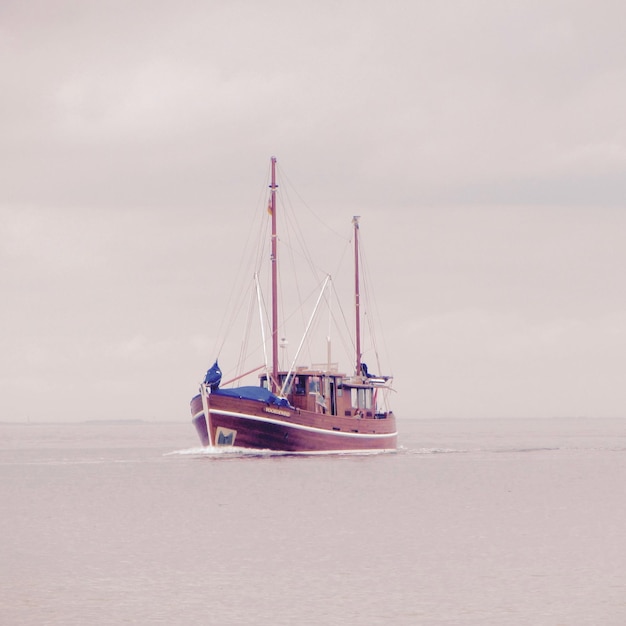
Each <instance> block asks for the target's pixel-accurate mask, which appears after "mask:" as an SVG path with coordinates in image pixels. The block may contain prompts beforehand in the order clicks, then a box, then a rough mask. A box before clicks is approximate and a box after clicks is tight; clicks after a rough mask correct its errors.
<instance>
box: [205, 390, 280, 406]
mask: <svg viewBox="0 0 626 626" xmlns="http://www.w3.org/2000/svg"><path fill="white" fill-rule="evenodd" d="M212 393H214V394H216V395H218V396H230V397H231V398H242V399H245V400H257V401H258V402H267V403H268V404H275V405H276V406H289V402H288V401H287V399H286V398H279V397H278V396H277V395H276V394H273V393H272V392H271V391H270V390H269V389H265V387H235V388H233V389H216V390H214V391H212Z"/></svg>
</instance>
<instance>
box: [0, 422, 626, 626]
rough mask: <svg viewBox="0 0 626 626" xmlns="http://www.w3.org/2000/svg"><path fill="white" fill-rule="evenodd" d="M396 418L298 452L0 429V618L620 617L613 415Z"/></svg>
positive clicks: (129, 427)
mask: <svg viewBox="0 0 626 626" xmlns="http://www.w3.org/2000/svg"><path fill="white" fill-rule="evenodd" d="M400 427H401V443H402V445H403V449H402V450H400V451H399V452H398V453H396V454H380V455H367V456H328V457H320V456H315V457H295V456H280V455H277V456H273V455H265V456H264V455H261V456H259V455H247V456H244V455H234V456H233V455H223V454H222V455H207V454H205V453H203V451H202V450H201V449H198V448H197V447H196V440H195V432H194V431H193V428H192V426H191V424H189V423H180V424H156V423H131V424H103V423H86V424H62V425H28V424H21V425H12V424H0V498H1V503H2V515H1V516H0V623H2V624H23V625H30V624H33V625H34V624H37V625H41V624H64V625H67V624H107V625H108V624H193V623H202V624H220V625H224V624H426V625H430V624H455V625H465V624H470V625H472V624H476V625H478V624H480V625H486V624H494V625H495V624H498V625H503V624H524V625H526V624H533V625H534V626H537V625H543V624H545V625H550V626H557V625H583V624H598V625H603V626H611V625H615V626H617V625H619V626H622V625H623V624H624V623H626V558H625V556H626V500H625V498H624V485H626V420H592V419H578V420H573V419H572V420H483V421H481V420H419V421H409V420H404V421H402V422H401V423H400Z"/></svg>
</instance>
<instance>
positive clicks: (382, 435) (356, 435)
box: [194, 409, 398, 439]
mask: <svg viewBox="0 0 626 626" xmlns="http://www.w3.org/2000/svg"><path fill="white" fill-rule="evenodd" d="M209 413H215V414H217V415H226V416H228V417H241V418H243V419H247V420H255V421H257V422H265V423H267V424H276V425H277V426H287V427H288V428H295V429H297V430H306V431H309V432H313V433H323V434H325V435H336V436H337V437H353V438H356V439H359V438H361V439H363V438H364V439H385V438H388V437H396V436H397V435H398V433H397V431H395V432H393V433H347V432H344V431H342V430H328V429H327V428H316V427H315V426H304V425H303V424H292V423H290V422H285V421H283V420H276V419H272V418H269V417H260V416H259V415H249V414H247V413H236V412H234V411H223V410H219V409H209ZM202 414H203V412H202V411H200V413H197V414H196V415H202ZM194 418H195V416H194Z"/></svg>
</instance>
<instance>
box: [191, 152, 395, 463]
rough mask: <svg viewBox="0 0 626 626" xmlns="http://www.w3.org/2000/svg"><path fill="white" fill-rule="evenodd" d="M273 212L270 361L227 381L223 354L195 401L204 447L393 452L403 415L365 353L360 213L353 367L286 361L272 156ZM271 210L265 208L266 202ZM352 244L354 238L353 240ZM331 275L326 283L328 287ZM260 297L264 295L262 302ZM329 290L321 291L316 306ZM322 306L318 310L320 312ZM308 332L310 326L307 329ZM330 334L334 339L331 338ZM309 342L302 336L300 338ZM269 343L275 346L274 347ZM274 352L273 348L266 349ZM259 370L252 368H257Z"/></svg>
mask: <svg viewBox="0 0 626 626" xmlns="http://www.w3.org/2000/svg"><path fill="white" fill-rule="evenodd" d="M270 180H271V182H270V184H269V200H268V205H267V213H268V214H269V216H270V217H269V218H268V219H271V239H270V242H269V247H270V250H271V252H270V271H271V281H270V282H271V292H272V293H271V316H270V315H269V314H268V315H267V318H270V317H271V324H268V325H269V326H270V327H271V332H270V337H268V338H267V341H266V343H267V344H271V360H270V357H269V355H267V361H268V362H267V363H266V364H264V365H261V366H260V367H258V368H256V370H257V372H259V371H260V372H259V373H258V374H257V376H258V384H257V385H243V386H232V385H233V383H235V384H236V383H239V382H240V380H241V379H242V378H243V375H242V376H240V377H238V380H234V381H227V382H225V383H224V384H222V371H221V368H220V365H219V364H218V361H217V359H216V360H215V363H214V364H213V366H212V367H210V368H209V370H208V371H207V372H206V375H205V377H204V380H203V381H202V383H201V384H200V389H199V393H198V394H197V395H195V396H194V397H193V399H192V400H191V415H192V421H193V424H194V426H195V428H196V431H197V433H198V436H199V438H200V442H201V443H202V445H203V446H210V447H224V446H230V447H233V448H250V449H255V450H271V451H281V452H288V453H306V454H312V453H324V452H366V451H392V450H395V449H396V447H397V436H398V435H397V430H396V419H395V416H394V414H393V412H392V411H391V410H390V409H389V396H390V391H392V388H391V385H392V380H393V378H392V376H386V375H375V374H372V373H371V372H370V371H369V369H368V367H367V365H366V364H365V363H364V362H363V360H362V353H361V285H360V275H359V268H360V262H361V261H360V249H359V218H358V217H354V218H353V219H352V228H353V252H354V294H353V295H352V298H353V304H354V309H355V311H354V318H353V319H354V338H353V339H354V342H353V348H354V371H353V372H351V373H343V372H341V371H340V370H339V367H338V365H337V364H335V363H331V359H330V347H329V346H328V347H327V351H328V358H327V360H326V363H324V364H322V365H319V364H317V365H316V364H306V365H302V364H300V365H298V364H297V363H298V359H299V358H301V357H300V350H298V352H297V354H296V357H295V358H294V360H293V362H292V363H291V365H290V366H289V367H287V366H286V365H285V364H283V363H281V362H280V360H279V347H283V346H282V344H281V341H279V338H280V337H282V334H281V329H280V326H279V311H280V308H279V289H278V277H279V273H278V245H279V237H278V233H277V221H278V219H277V218H278V215H277V212H278V211H277V209H278V207H277V190H278V185H277V182H276V158H275V157H272V158H271V161H270ZM264 210H265V209H264ZM350 245H352V242H351V244H350ZM329 280H330V276H327V277H326V279H325V281H324V285H323V287H322V293H325V290H326V286H327V283H328V281H329ZM261 300H262V299H261V298H259V302H261ZM321 300H322V296H321V294H320V296H319V297H318V301H317V303H316V308H317V305H318V304H319V302H320V301H321ZM315 310H316V309H314V311H315ZM309 326H310V324H309ZM305 333H306V330H305ZM328 341H330V340H328ZM300 345H302V342H301V344H300ZM268 347H269V346H268ZM266 352H267V351H266ZM254 372H255V370H254V369H253V370H252V371H248V372H246V374H248V375H249V374H250V373H254Z"/></svg>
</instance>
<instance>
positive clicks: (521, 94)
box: [0, 0, 626, 422]
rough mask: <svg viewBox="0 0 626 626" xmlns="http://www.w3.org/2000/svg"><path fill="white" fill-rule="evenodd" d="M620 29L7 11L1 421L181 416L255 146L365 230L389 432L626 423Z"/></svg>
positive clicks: (253, 187) (343, 15)
mask: <svg viewBox="0 0 626 626" xmlns="http://www.w3.org/2000/svg"><path fill="white" fill-rule="evenodd" d="M625 22H626V4H624V3H623V2H621V1H618V0H615V1H610V0H599V1H598V0H595V1H594V2H591V1H576V0H570V1H567V2H566V1H558V0H542V1H534V0H524V1H507V2H504V1H502V0H475V1H474V2H463V1H452V0H450V1H448V0H444V1H440V2H432V1H423V2H406V1H405V2H400V1H398V0H388V1H386V2H374V1H372V0H359V1H342V0H334V1H332V2H331V1H328V0H320V1H317V2H302V1H298V0H292V1H286V0H268V1H266V2H253V1H251V0H228V1H217V0H214V1H210V0H209V1H205V2H200V1H194V0H178V1H177V2H175V3H174V2H165V1H162V0H150V1H148V0H145V1H133V0H130V1H129V0H125V1H124V2H121V1H119V2H118V1H116V0H110V1H107V2H95V1H85V0H81V1H70V0H45V1H44V0H40V1H35V0H20V1H19V2H18V1H13V0H4V1H3V2H2V3H1V4H0V89H1V92H2V97H1V98H0V137H1V141H0V289H1V293H2V305H1V306H0V328H1V329H2V330H1V331H0V332H1V338H2V339H1V341H2V349H1V351H0V421H26V420H30V421H33V422H35V421H82V420H87V419H116V420H117V419H120V420H121V419H145V420H158V421H178V420H186V419H189V400H190V398H191V396H192V395H193V394H194V393H195V392H196V391H197V387H198V382H199V381H200V380H201V378H202V377H203V375H204V371H205V370H206V368H207V367H208V366H209V365H210V364H211V363H212V360H213V358H214V354H213V353H212V351H213V348H214V345H215V339H216V338H215V334H216V332H217V329H218V328H219V326H220V323H221V322H222V318H223V315H224V306H223V304H224V301H225V298H226V292H227V290H228V286H229V277H230V275H231V274H232V270H233V267H234V266H235V265H236V263H237V259H238V258H239V255H240V248H241V246H242V245H243V243H244V242H245V234H246V233H247V225H248V223H249V221H250V216H251V211H254V210H255V208H256V207H258V206H259V190H260V189H262V188H263V183H264V181H265V180H266V176H267V172H268V168H269V159H270V157H271V156H272V155H275V156H276V157H277V158H278V161H279V165H280V167H281V171H284V172H285V173H286V175H288V177H289V180H290V182H291V183H292V184H293V186H294V188H295V189H296V190H297V193H298V194H299V196H301V197H302V198H303V199H304V201H305V203H306V205H307V206H308V207H311V208H312V209H313V210H314V211H315V213H316V214H317V215H318V216H320V218H321V219H323V220H324V221H326V222H328V223H330V224H332V227H333V228H334V229H341V228H342V227H343V226H342V224H345V229H346V236H347V237H349V229H350V222H351V219H352V216H353V215H356V214H358V215H360V216H361V230H362V232H363V237H364V242H365V243H366V244H367V251H368V254H369V257H368V263H369V264H370V267H371V274H372V276H371V279H372V282H373V286H374V287H375V291H376V301H377V307H378V310H379V315H380V317H381V322H382V325H383V337H384V343H385V354H386V355H387V356H386V359H387V368H388V371H390V372H391V373H392V374H393V376H394V388H395V390H396V393H395V394H394V398H393V408H394V411H395V413H396V415H397V416H398V418H399V419H400V420H402V419H412V418H450V417H486V418H498V417H507V418H508V417H529V418H543V417H555V416H558V417H578V416H589V417H624V416H626V385H625V384H624V376H625V374H626V290H625V289H624V284H623V277H622V274H623V271H624V269H623V268H624V267H626V246H625V245H624V242H625V239H626V130H625V127H626V125H625V124H624V113H623V112H624V111H626V39H624V37H623V24H624V23H625ZM263 210H264V209H263ZM319 247H320V248H324V246H323V245H322V246H319ZM320 252H321V253H322V254H324V253H325V252H326V251H325V250H323V249H321V250H320ZM228 358H229V354H228V353H226V354H224V355H223V356H222V357H221V359H222V361H221V362H222V364H223V363H224V362H223V359H226V360H228ZM349 365H350V364H346V367H348V366H349Z"/></svg>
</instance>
